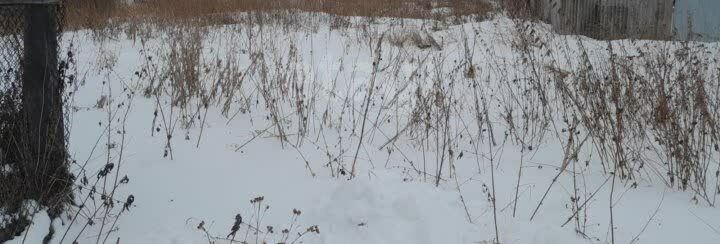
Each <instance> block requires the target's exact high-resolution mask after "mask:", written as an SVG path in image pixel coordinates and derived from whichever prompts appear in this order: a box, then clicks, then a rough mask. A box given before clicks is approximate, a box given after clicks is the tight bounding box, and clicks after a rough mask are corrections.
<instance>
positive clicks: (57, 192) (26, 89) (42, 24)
mask: <svg viewBox="0 0 720 244" xmlns="http://www.w3.org/2000/svg"><path fill="white" fill-rule="evenodd" d="M63 10H64V9H63V5H62V3H61V2H60V1H58V0H0V210H4V212H0V243H3V242H4V241H7V240H10V239H12V238H13V237H14V235H16V234H18V233H22V231H23V230H24V229H25V228H27V226H28V225H29V223H28V222H27V221H24V220H25V219H26V217H27V216H22V213H23V211H27V210H21V206H22V203H23V202H24V201H25V200H35V201H36V202H37V203H39V204H40V205H41V206H45V207H47V208H48V213H49V214H51V215H52V214H56V215H59V214H60V213H61V212H62V211H63V210H62V209H63V208H64V207H65V206H66V205H67V202H68V201H69V200H70V199H71V198H70V197H69V196H71V192H72V190H71V187H70V186H71V185H70V184H71V182H72V181H71V180H69V179H72V175H71V174H69V173H68V170H67V167H66V166H67V152H66V148H65V145H66V143H65V140H66V137H65V128H64V127H65V120H64V111H63V101H62V100H63V99H62V97H63V87H64V85H63V83H64V81H63V78H62V77H61V76H62V74H63V73H64V72H63V71H62V68H63V67H64V66H66V65H64V64H62V63H61V62H59V61H58V57H59V55H58V52H59V43H60V39H61V37H62V26H63V20H64V14H63V13H64V11H63ZM8 211H9V212H8ZM13 211H16V212H17V213H13Z"/></svg>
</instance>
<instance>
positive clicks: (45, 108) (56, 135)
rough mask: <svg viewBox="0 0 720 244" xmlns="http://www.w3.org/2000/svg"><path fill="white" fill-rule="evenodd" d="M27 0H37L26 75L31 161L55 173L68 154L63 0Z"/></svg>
mask: <svg viewBox="0 0 720 244" xmlns="http://www.w3.org/2000/svg"><path fill="white" fill-rule="evenodd" d="M15 1H18V0H15ZM24 2H33V3H32V4H29V5H28V6H26V8H25V24H26V26H25V36H24V55H23V56H24V58H23V79H22V86H23V88H22V90H23V95H22V104H23V112H24V116H25V119H26V123H27V124H26V126H27V128H28V133H27V136H28V142H29V143H28V147H29V148H28V149H29V152H30V155H31V159H32V160H31V161H30V162H27V163H29V166H31V167H33V169H30V170H32V171H34V172H37V173H41V174H46V175H45V176H52V175H54V174H55V172H56V171H57V169H58V168H60V167H62V166H63V164H64V161H65V157H66V153H65V132H64V123H63V122H64V121H63V106H62V93H61V91H62V84H61V81H60V79H59V76H58V54H57V52H58V32H59V30H60V29H59V25H60V23H57V22H58V16H57V15H58V10H59V5H58V4H59V1H58V0H30V1H24ZM40 177H41V178H44V177H42V176H40Z"/></svg>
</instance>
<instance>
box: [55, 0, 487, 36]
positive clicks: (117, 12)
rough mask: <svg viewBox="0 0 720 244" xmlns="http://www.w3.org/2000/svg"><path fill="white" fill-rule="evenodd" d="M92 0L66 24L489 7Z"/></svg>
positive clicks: (78, 5) (76, 0)
mask: <svg viewBox="0 0 720 244" xmlns="http://www.w3.org/2000/svg"><path fill="white" fill-rule="evenodd" d="M95 2H96V1H95V0H69V1H68V2H67V8H66V10H67V15H66V20H67V26H68V27H69V28H74V29H76V28H92V27H97V26H103V25H106V24H108V22H117V21H118V20H132V19H137V18H143V19H144V18H152V19H156V20H161V21H179V20H188V19H194V18H198V17H215V18H212V19H213V20H214V21H220V20H223V19H224V18H223V16H224V15H225V14H228V13H235V12H247V11H273V10H301V11H309V12H323V13H330V14H335V15H339V16H366V17H401V18H432V17H437V13H436V12H434V11H433V10H437V9H446V10H450V11H447V12H448V13H446V15H448V16H466V15H473V14H477V15H485V14H487V13H488V12H490V11H491V10H492V6H491V5H490V4H489V3H487V2H485V1H477V0H364V1H356V0H202V1H199V0H146V1H142V3H138V4H133V5H126V4H103V5H98V4H96V3H95Z"/></svg>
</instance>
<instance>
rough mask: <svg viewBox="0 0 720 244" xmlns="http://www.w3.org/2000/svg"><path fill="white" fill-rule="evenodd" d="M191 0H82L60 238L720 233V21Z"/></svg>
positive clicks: (521, 239)
mask: <svg viewBox="0 0 720 244" xmlns="http://www.w3.org/2000/svg"><path fill="white" fill-rule="evenodd" d="M173 2H174V4H168V3H165V2H163V1H149V3H147V4H144V5H135V6H131V7H126V8H115V9H111V10H109V11H110V12H109V13H112V14H109V15H107V16H112V17H107V18H99V17H98V16H89V15H88V16H83V17H81V16H79V15H74V16H72V17H69V20H68V21H69V22H68V23H69V25H70V26H73V27H74V28H75V29H73V30H72V31H69V32H67V33H65V36H64V39H63V41H64V43H63V47H64V50H63V52H64V53H65V55H64V56H66V57H65V58H66V59H67V60H71V61H70V62H69V64H70V65H69V69H68V70H69V71H68V72H71V73H72V75H73V77H74V78H73V80H74V82H72V83H67V84H66V93H67V96H68V97H69V99H68V102H67V104H66V106H67V111H66V112H67V113H68V114H69V115H70V118H69V121H70V122H69V123H70V124H71V127H70V128H71V130H70V131H69V133H70V145H69V150H70V153H71V155H72V157H73V158H74V159H75V161H73V164H72V172H74V173H75V174H76V176H77V182H75V185H76V187H77V189H76V191H77V192H78V193H77V196H76V198H77V199H76V203H77V204H76V206H74V207H73V208H72V209H71V211H70V212H68V214H67V215H68V216H67V218H64V219H62V221H61V220H56V221H54V223H55V226H58V227H57V229H58V234H56V235H55V239H54V241H56V242H62V243H65V242H70V243H72V242H73V241H77V242H78V243H85V242H97V243H99V242H102V243H105V242H108V241H110V242H119V243H150V242H152V243H155V242H160V243H240V242H247V243H265V242H272V243H301V242H304V243H585V242H587V243H636V242H639V243H678V242H687V241H690V242H692V243H712V242H713V240H715V241H716V240H718V239H720V232H719V231H718V229H720V225H719V224H718V223H719V221H720V212H719V211H718V210H717V206H716V204H718V201H719V200H718V199H717V196H718V195H720V157H719V156H720V151H719V150H720V149H719V148H718V143H719V140H720V124H718V119H720V65H719V63H718V58H720V53H719V52H718V51H720V45H718V43H692V42H665V41H641V40H618V41H598V40H592V39H589V38H585V37H582V36H560V35H556V34H554V33H552V31H551V30H550V27H548V26H546V25H544V24H541V23H536V22H531V21H526V20H521V19H511V18H508V17H507V16H506V15H505V14H501V13H489V12H487V10H485V9H483V10H480V8H478V9H469V8H463V7H458V6H466V5H462V4H468V2H467V1H446V2H443V3H435V4H433V3H430V1H428V4H429V5H427V6H426V5H424V4H417V5H413V6H416V7H418V9H419V10H418V12H413V11H412V8H405V9H408V11H398V12H382V11H380V10H379V9H383V8H387V9H395V10H398V9H399V8H397V7H396V5H397V6H401V5H403V4H406V3H405V2H404V1H399V0H398V1H378V3H377V4H369V3H368V4H363V5H357V6H356V5H353V3H355V1H337V2H335V3H334V4H333V3H332V2H326V1H289V2H288V1H247V2H243V4H238V2H233V1H220V0H217V1H208V2H207V4H206V5H202V8H199V6H198V5H194V4H190V2H189V1H173ZM281 2H282V3H281ZM285 2H288V3H285ZM364 2H373V3H374V1H364ZM380 2H382V3H383V4H381V3H380ZM420 2H423V3H424V1H420ZM153 4H160V5H153ZM273 4H277V5H273ZM295 4H297V5H295ZM70 6H72V5H70ZM156 6H163V7H170V6H172V7H173V8H168V9H167V11H165V13H167V15H164V14H156V13H158V12H157V10H156V9H158V8H157V7H156ZM277 6H283V7H277ZM359 6H362V7H359ZM370 6H371V7H370ZM483 6H484V5H483ZM489 6H490V5H487V6H484V7H483V8H487V9H489V8H490V7H489ZM140 9H145V11H149V12H143V11H141V10H140ZM223 9H225V10H232V11H225V10H223ZM269 9H272V10H269ZM461 9H462V11H461ZM246 10H252V11H246ZM259 10H262V11H259ZM301 10H302V11H301ZM68 11H70V12H69V13H73V12H72V11H74V10H73V9H68ZM239 11H242V12H239ZM463 11H468V12H463ZM321 12H324V13H321ZM129 13H132V14H129ZM477 13H482V14H477ZM207 14H210V17H207ZM355 15H362V16H364V17H359V16H355ZM199 16H205V17H199ZM400 17H405V18H400ZM407 17H411V18H407ZM420 17H422V18H420ZM123 176H126V177H123ZM118 179H120V180H118ZM130 196H132V199H131V198H130ZM260 196H262V197H260ZM249 199H252V200H251V201H250V204H247V202H246V201H247V200H249ZM268 204H269V205H272V206H273V207H272V208H270V206H269V205H268ZM36 211H42V209H36ZM286 213H287V214H286ZM35 216H36V219H37V220H36V222H37V223H38V224H37V226H40V227H37V228H34V229H31V232H30V234H29V235H27V236H29V237H27V236H26V237H19V238H20V239H24V238H30V240H28V241H29V242H32V241H31V240H36V239H32V238H42V236H44V234H45V233H44V232H45V229H46V227H47V226H48V225H49V221H46V220H45V219H46V217H44V216H43V215H41V214H36V215H35ZM0 220H1V219H0ZM60 222H62V223H64V224H65V225H63V226H61V225H60ZM38 228H39V229H38ZM35 232H39V234H35V235H33V234H32V233H35Z"/></svg>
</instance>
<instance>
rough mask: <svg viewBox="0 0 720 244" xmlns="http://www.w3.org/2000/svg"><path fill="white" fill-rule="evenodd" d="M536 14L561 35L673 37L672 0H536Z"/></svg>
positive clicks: (610, 37)
mask: <svg viewBox="0 0 720 244" xmlns="http://www.w3.org/2000/svg"><path fill="white" fill-rule="evenodd" d="M537 1H538V4H536V5H535V6H536V8H539V9H536V10H535V11H536V13H540V14H541V15H543V16H540V17H541V18H542V19H544V20H545V21H546V22H548V23H550V24H551V25H552V26H553V28H554V29H555V31H556V32H558V33H560V34H579V35H585V36H589V37H593V38H597V39H622V38H638V39H668V38H670V37H672V16H673V0H537Z"/></svg>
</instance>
